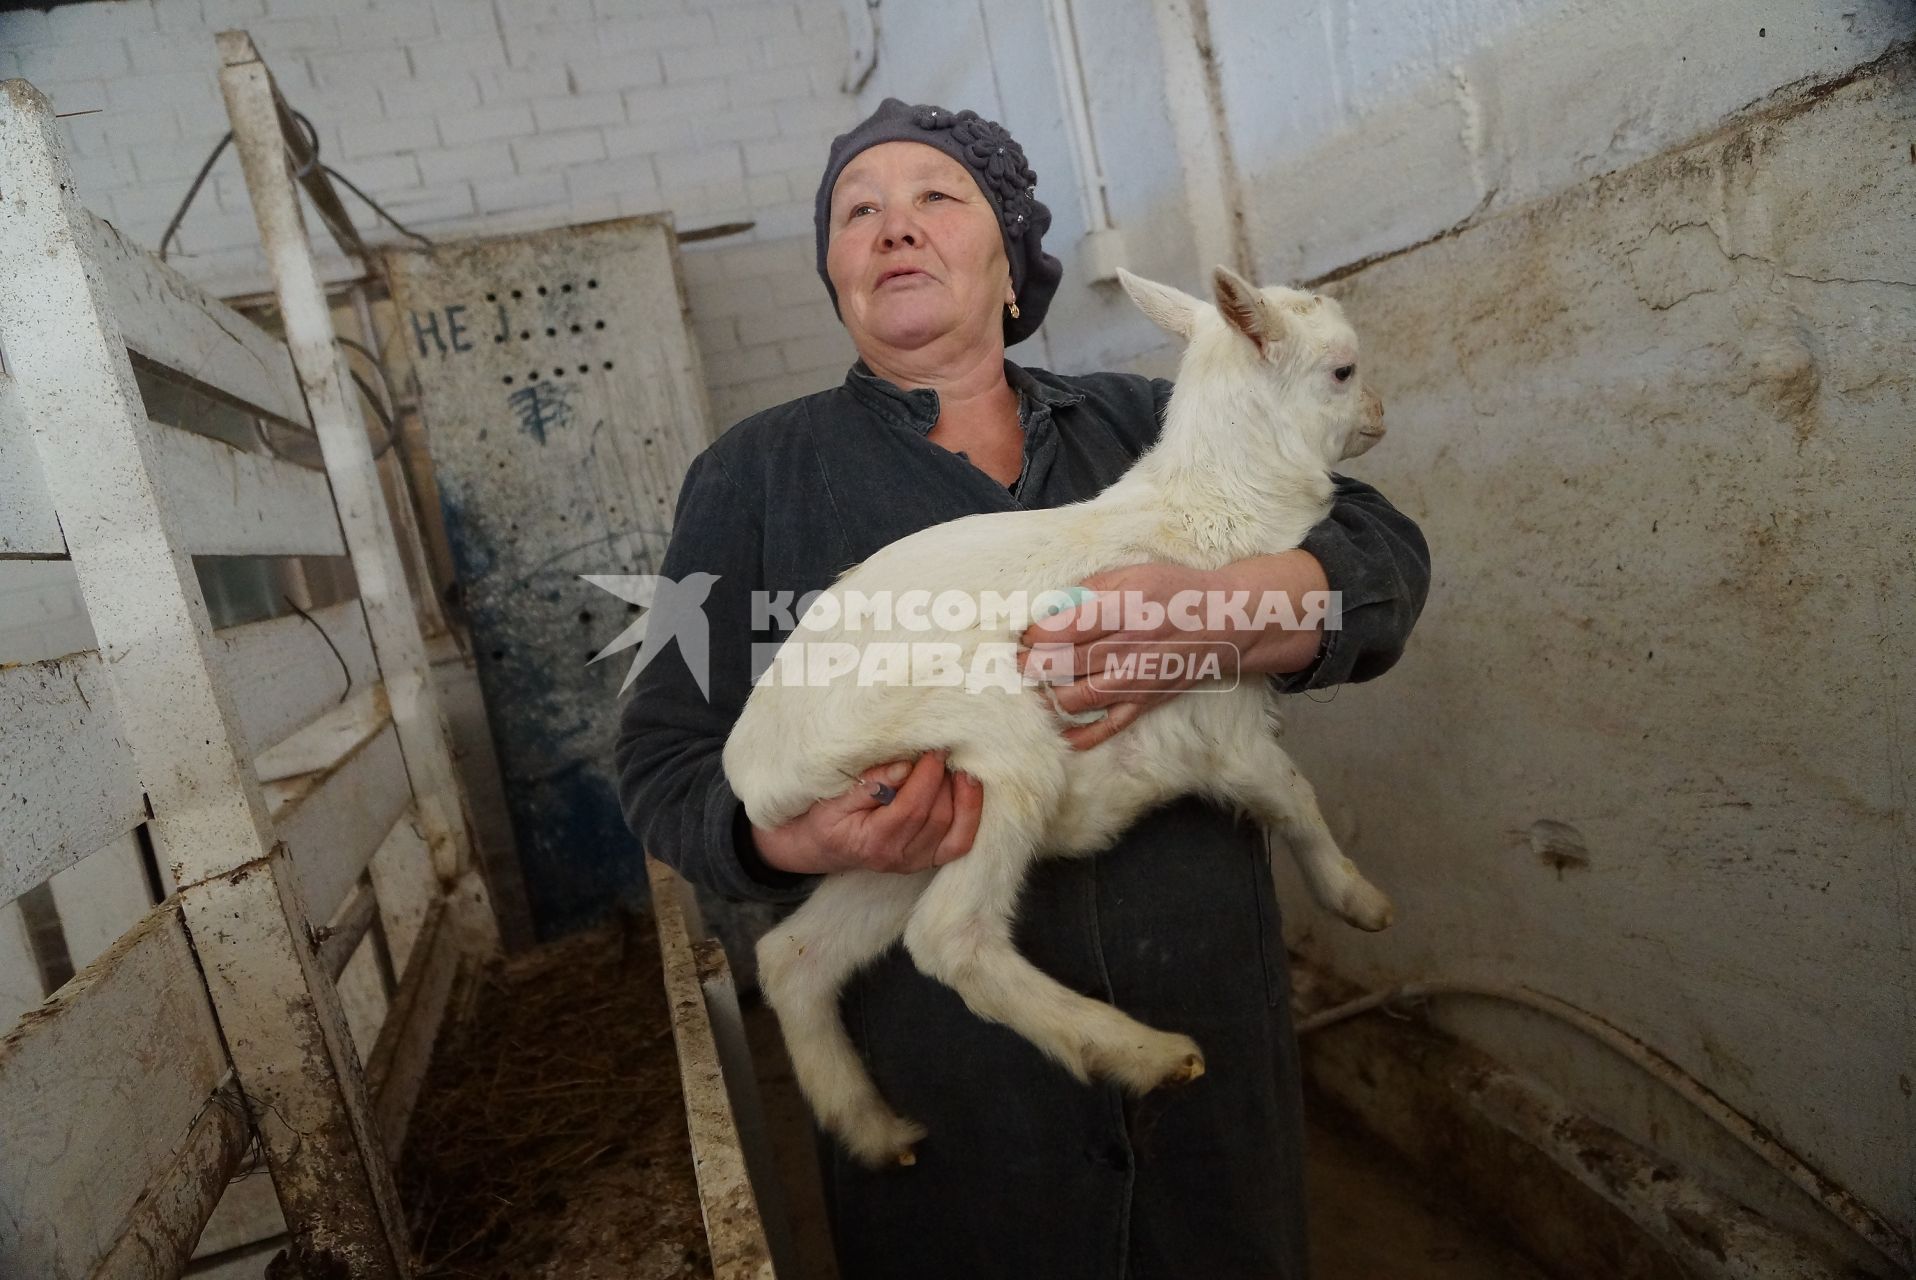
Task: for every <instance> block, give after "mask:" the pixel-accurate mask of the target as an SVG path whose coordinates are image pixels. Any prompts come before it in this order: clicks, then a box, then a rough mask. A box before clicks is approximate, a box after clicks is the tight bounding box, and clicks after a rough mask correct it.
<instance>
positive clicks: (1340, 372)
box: [1331, 364, 1357, 382]
mask: <svg viewBox="0 0 1916 1280" xmlns="http://www.w3.org/2000/svg"><path fill="white" fill-rule="evenodd" d="M1356 372H1357V366H1356V365H1354V364H1340V365H1338V366H1337V367H1336V368H1335V369H1332V370H1331V377H1333V378H1336V379H1337V380H1338V381H1339V382H1349V381H1350V380H1351V375H1352V374H1353V373H1356Z"/></svg>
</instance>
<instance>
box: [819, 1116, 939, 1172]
mask: <svg viewBox="0 0 1916 1280" xmlns="http://www.w3.org/2000/svg"><path fill="white" fill-rule="evenodd" d="M839 1136H840V1138H841V1139H842V1140H843V1141H844V1143H845V1147H846V1149H847V1150H849V1151H850V1152H851V1153H852V1156H853V1158H854V1159H856V1160H857V1161H858V1162H859V1163H860V1164H862V1165H864V1166H865V1167H866V1168H867V1169H890V1168H897V1167H899V1166H910V1165H913V1164H916V1163H918V1153H917V1152H916V1151H914V1150H913V1148H914V1147H916V1146H917V1145H918V1143H919V1142H921V1141H923V1140H924V1137H925V1126H924V1125H921V1124H918V1123H916V1122H914V1121H911V1120H906V1119H904V1118H902V1117H900V1116H894V1115H887V1116H884V1117H882V1118H880V1117H873V1118H872V1119H870V1120H869V1121H867V1122H865V1123H862V1124H859V1125H857V1126H855V1127H853V1128H852V1129H850V1130H847V1131H844V1132H841V1133H840V1135H839Z"/></svg>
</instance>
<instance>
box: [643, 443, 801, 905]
mask: <svg viewBox="0 0 1916 1280" xmlns="http://www.w3.org/2000/svg"><path fill="white" fill-rule="evenodd" d="M755 511H756V507H754V506H753V505H752V504H751V503H750V502H749V501H747V500H746V498H745V497H744V495H742V494H741V493H740V491H739V488H738V485H737V484H736V483H735V482H734V480H733V478H732V477H731V476H730V475H729V474H728V473H727V471H726V469H725V467H724V465H723V464H722V462H721V461H720V460H719V459H718V458H717V457H715V456H714V455H713V454H712V453H711V452H710V451H708V452H706V453H704V454H701V455H700V456H699V457H698V458H697V459H696V460H695V461H694V462H693V463H692V466H691V469H690V470H689V471H687V472H686V476H685V484H684V486H683V487H682V488H681V489H680V490H679V503H678V513H677V515H676V517H675V519H674V521H673V525H672V540H671V543H670V544H669V545H668V547H667V548H666V552H665V562H664V564H663V565H661V566H660V570H659V571H660V574H661V576H663V577H666V578H670V579H671V580H673V581H674V582H684V581H685V580H686V578H687V577H688V576H689V575H692V574H695V573H709V574H715V575H716V580H715V581H714V582H713V583H712V585H711V591H710V593H709V594H708V595H707V596H706V598H705V617H706V621H707V628H706V629H707V633H708V635H709V637H710V646H709V651H710V665H709V668H708V671H709V680H710V690H711V696H710V697H709V698H708V697H707V696H706V695H705V693H704V692H702V691H701V690H700V689H699V686H698V683H697V681H696V679H695V678H694V676H693V674H692V670H691V668H690V667H688V666H687V664H686V661H685V659H684V658H683V657H682V656H681V654H680V652H679V648H678V646H677V645H676V644H675V645H673V646H672V647H671V648H669V649H667V650H666V651H665V652H662V653H660V654H658V655H657V656H656V657H655V658H654V659H653V660H652V661H651V663H650V664H649V665H648V666H647V667H646V669H645V670H644V671H643V672H642V673H640V675H639V678H638V680H637V682H636V683H635V684H634V686H633V689H632V694H631V697H630V698H629V699H628V700H627V702H626V704H625V707H624V710H623V711H622V712H621V713H620V722H619V739H618V745H617V747H616V748H615V762H616V764H617V767H618V772H619V803H620V806H621V808H623V810H624V811H625V822H626V826H627V827H629V828H631V831H632V834H633V835H635V836H637V837H638V839H639V842H640V844H641V845H643V846H644V848H645V849H646V851H647V852H649V853H651V854H652V855H653V856H654V857H656V858H658V859H659V860H660V861H661V862H664V863H666V864H668V865H669V866H671V867H672V868H673V869H675V870H676V871H678V873H679V874H680V875H682V876H684V877H685V878H686V879H687V880H690V881H691V882H692V883H694V884H697V885H701V886H703V887H705V888H707V889H710V890H712V891H713V892H714V893H717V894H719V895H720V896H722V897H726V898H730V899H733V900H736V901H759V902H796V901H799V900H801V899H802V898H804V897H805V896H806V894H808V893H809V892H810V891H811V888H812V885H813V884H814V883H815V882H816V880H817V879H818V877H816V876H801V875H793V874H791V873H789V872H785V871H780V870H777V869H776V868H773V867H771V866H768V865H766V863H765V862H764V861H763V860H762V859H761V858H760V857H759V856H758V851H757V850H756V849H755V848H754V847H753V845H752V841H751V828H750V824H749V823H748V822H747V821H746V819H745V813H744V806H743V805H742V804H741V803H740V802H739V799H738V797H737V796H736V795H734V794H733V792H732V788H731V785H730V784H729V783H727V782H726V780H725V770H724V768H723V765H722V763H721V760H720V756H721V753H722V752H723V751H724V749H725V738H726V735H727V734H728V733H730V732H731V728H732V724H733V722H734V721H736V720H737V719H738V716H739V713H740V711H742V710H743V709H744V706H745V698H746V695H747V694H748V693H749V692H750V689H751V679H752V669H751V668H752V640H753V633H752V622H753V618H752V611H751V596H752V592H753V590H754V589H756V588H757V587H758V586H759V585H760V565H761V554H760V553H761V547H762V545H763V535H762V532H761V530H760V527H759V524H758V520H757V517H756V515H755V514H754V513H755Z"/></svg>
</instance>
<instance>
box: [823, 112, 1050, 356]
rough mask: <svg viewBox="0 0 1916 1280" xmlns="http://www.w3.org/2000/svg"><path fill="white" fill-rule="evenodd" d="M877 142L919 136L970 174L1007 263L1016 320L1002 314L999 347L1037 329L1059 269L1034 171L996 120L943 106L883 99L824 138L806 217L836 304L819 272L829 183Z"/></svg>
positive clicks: (835, 304) (913, 139)
mask: <svg viewBox="0 0 1916 1280" xmlns="http://www.w3.org/2000/svg"><path fill="white" fill-rule="evenodd" d="M881 142H922V143H924V144H925V145H926V146H928V147H936V148H937V149H938V150H940V151H942V152H944V153H945V154H946V155H948V156H950V157H951V158H952V159H953V160H956V161H957V162H958V163H959V164H961V165H963V166H964V167H965V168H966V170H967V171H969V172H970V174H971V177H972V180H973V181H974V182H976V183H977V184H978V189H979V190H980V191H982V192H984V193H985V198H986V199H987V200H989V201H990V202H991V207H992V210H993V211H994V212H995V213H996V214H997V215H998V230H999V231H1000V232H1001V233H1002V234H1003V235H1004V240H1005V257H1006V258H1007V259H1009V260H1010V262H1011V289H1012V292H1013V293H1015V294H1017V295H1018V318H1017V319H1016V320H1013V319H1012V318H1011V313H1010V312H1009V311H1006V312H1005V317H1004V322H1005V345H1006V346H1007V347H1009V346H1011V345H1012V344H1013V343H1017V342H1022V341H1024V340H1025V339H1026V338H1029V337H1030V336H1031V335H1032V334H1033V333H1035V332H1037V329H1038V326H1039V325H1040V324H1041V323H1043V321H1044V313H1045V311H1046V310H1047V309H1048V308H1049V307H1050V306H1051V296H1052V295H1053V294H1055V293H1056V292H1057V291H1058V281H1059V280H1060V279H1061V278H1063V276H1064V267H1063V266H1062V265H1061V264H1060V263H1059V262H1058V260H1057V259H1056V258H1054V257H1052V256H1051V255H1050V254H1048V253H1046V252H1045V251H1044V245H1043V243H1042V241H1043V240H1044V233H1045V232H1046V231H1047V230H1049V229H1050V227H1051V210H1049V209H1047V208H1046V207H1045V206H1044V204H1043V203H1042V202H1040V201H1039V199H1038V196H1037V190H1036V188H1037V182H1038V175H1037V174H1035V173H1033V172H1032V171H1031V166H1030V165H1029V164H1028V163H1026V161H1025V153H1024V148H1023V147H1020V146H1019V145H1018V144H1017V143H1016V142H1015V141H1013V140H1012V137H1011V135H1010V134H1009V133H1007V132H1005V128H1004V126H1003V125H1001V124H999V123H997V122H996V121H993V120H986V119H984V118H983V117H982V116H980V115H979V114H978V113H977V112H976V111H947V110H945V109H944V108H943V107H925V106H917V107H914V106H908V105H907V104H905V103H903V102H900V101H899V100H898V99H897V98H887V99H885V100H884V101H883V102H881V103H879V104H878V110H876V111H874V112H872V113H871V115H870V116H868V117H866V118H865V119H864V120H863V121H862V122H860V123H858V124H856V125H853V126H852V129H851V131H850V132H849V133H842V134H840V135H839V136H838V137H836V138H834V139H832V152H831V156H830V158H829V159H827V160H826V162H825V176H824V177H823V178H821V179H820V180H819V183H818V197H817V200H816V202H815V203H814V206H813V210H812V223H813V226H814V227H815V228H816V230H817V232H818V277H819V279H821V280H823V281H824V282H825V291H826V292H827V293H829V294H831V296H832V309H833V310H837V309H838V290H836V289H834V288H832V278H831V276H830V275H829V274H828V273H827V272H826V270H825V247H826V245H827V244H828V243H829V241H830V240H831V212H832V188H833V187H834V186H836V185H837V183H838V175H839V174H840V173H842V172H844V169H845V166H846V165H848V164H850V163H851V162H852V158H853V157H854V156H856V155H857V154H858V153H859V152H861V151H863V150H865V149H866V148H867V147H875V146H877V145H878V144H879V143H881Z"/></svg>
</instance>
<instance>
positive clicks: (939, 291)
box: [825, 142, 1012, 354]
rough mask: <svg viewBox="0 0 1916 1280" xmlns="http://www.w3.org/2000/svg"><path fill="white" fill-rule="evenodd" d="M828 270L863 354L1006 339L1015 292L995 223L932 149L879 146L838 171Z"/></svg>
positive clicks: (966, 181) (976, 194)
mask: <svg viewBox="0 0 1916 1280" xmlns="http://www.w3.org/2000/svg"><path fill="white" fill-rule="evenodd" d="M825 270H826V273H827V274H828V275H830V276H831V279H832V287H833V288H834V289H836V290H838V310H839V314H840V315H841V316H842V317H843V318H844V321H845V327H846V329H848V330H849V331H850V332H851V336H852V343H853V345H855V346H856V347H857V348H858V350H859V352H860V353H861V354H867V353H870V352H872V351H874V350H877V351H885V350H890V351H899V352H915V351H920V350H922V349H923V348H925V347H927V346H929V345H931V344H932V343H935V342H939V341H940V340H947V341H950V342H955V343H956V344H957V345H958V346H959V347H960V348H963V347H968V346H971V345H973V344H975V343H990V342H992V341H997V342H999V343H1002V341H1003V328H1002V324H1003V320H1002V316H1003V311H1004V307H1005V304H1006V303H1008V302H1010V301H1012V291H1011V266H1010V264H1009V262H1007V261H1006V259H1005V247H1004V238H1003V236H1002V235H1001V234H1000V233H999V230H998V215H997V214H996V213H994V212H993V211H992V208H991V202H990V201H988V200H987V199H986V198H985V194H984V192H982V191H980V190H979V189H978V184H977V183H975V182H973V181H972V178H971V174H970V173H968V172H967V171H966V170H965V168H964V166H963V165H961V164H959V163H958V162H957V161H956V160H953V159H952V158H951V157H950V156H947V155H946V154H945V153H944V152H942V151H939V150H937V149H936V148H935V147H928V146H925V145H924V144H923V143H918V142H883V143H880V144H879V145H877V146H875V147H868V148H866V149H865V150H864V151H861V152H860V153H859V154H858V155H857V157H855V158H854V159H853V160H852V162H851V163H850V164H848V165H846V166H845V169H844V171H843V172H842V173H840V174H839V175H838V183H837V185H836V186H835V187H833V188H832V204H831V238H830V239H829V240H828V241H827V242H826V250H825Z"/></svg>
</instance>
